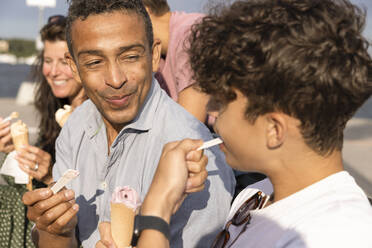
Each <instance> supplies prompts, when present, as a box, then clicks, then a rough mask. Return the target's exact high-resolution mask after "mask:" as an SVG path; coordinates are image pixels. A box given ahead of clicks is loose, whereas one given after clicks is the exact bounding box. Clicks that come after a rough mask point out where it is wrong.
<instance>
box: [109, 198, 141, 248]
mask: <svg viewBox="0 0 372 248" xmlns="http://www.w3.org/2000/svg"><path fill="white" fill-rule="evenodd" d="M135 214H136V213H135V211H134V210H133V209H132V208H129V207H127V206H125V205H124V204H122V203H111V233H112V238H113V239H114V241H115V244H116V246H117V247H118V248H126V247H130V244H131V241H132V235H133V226H134V217H135Z"/></svg>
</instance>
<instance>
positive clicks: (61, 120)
mask: <svg viewBox="0 0 372 248" xmlns="http://www.w3.org/2000/svg"><path fill="white" fill-rule="evenodd" d="M71 113H72V108H71V106H70V105H64V106H63V108H60V109H58V110H57V111H56V113H55V117H56V121H57V123H58V125H59V126H60V127H63V125H64V124H65V123H66V121H67V119H68V117H69V116H70V114H71Z"/></svg>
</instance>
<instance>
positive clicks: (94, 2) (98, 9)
mask: <svg viewBox="0 0 372 248" xmlns="http://www.w3.org/2000/svg"><path fill="white" fill-rule="evenodd" d="M69 4H70V6H69V9H68V15H67V30H66V40H67V45H68V48H69V51H70V53H71V55H72V56H73V51H72V39H71V26H72V23H73V22H74V21H75V20H76V19H80V20H85V19H86V18H87V17H88V16H90V15H98V14H102V13H111V12H114V11H123V12H124V13H127V14H129V13H134V14H137V15H138V16H139V17H141V19H142V20H143V22H144V25H145V32H146V37H147V40H148V42H149V48H150V49H151V48H152V44H153V41H154V37H153V31H152V24H151V20H150V17H149V15H148V13H147V11H146V9H145V7H144V5H143V4H142V1H141V0H70V1H69Z"/></svg>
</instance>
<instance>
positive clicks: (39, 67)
mask: <svg viewBox="0 0 372 248" xmlns="http://www.w3.org/2000/svg"><path fill="white" fill-rule="evenodd" d="M65 30H66V18H64V17H63V16H62V17H59V18H54V19H51V21H50V22H48V23H47V24H46V25H45V26H44V27H43V28H42V29H41V31H40V35H41V40H42V41H43V42H45V41H52V42H55V41H65V40H66V38H65V37H66V36H65V34H66V33H65ZM43 63H44V51H42V52H41V53H40V54H39V56H38V57H37V59H36V62H35V64H34V65H33V66H32V69H31V75H32V79H33V80H34V81H35V82H36V83H37V87H36V92H35V103H34V104H35V107H36V109H37V111H38V112H39V113H40V123H39V129H40V133H39V137H38V141H37V146H39V147H40V148H41V149H43V150H44V151H46V152H48V153H49V154H51V156H52V159H53V161H54V159H55V148H54V145H55V141H56V139H57V136H58V134H59V132H60V130H61V128H60V127H59V125H58V124H57V122H56V120H55V117H54V113H55V112H56V111H57V110H58V109H59V108H61V107H63V105H65V104H69V103H68V99H67V98H57V97H55V96H54V95H53V92H52V89H51V88H50V86H49V84H48V82H47V80H46V78H45V77H44V75H43Z"/></svg>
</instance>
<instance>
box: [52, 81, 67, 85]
mask: <svg viewBox="0 0 372 248" xmlns="http://www.w3.org/2000/svg"><path fill="white" fill-rule="evenodd" d="M53 83H54V84H55V85H57V86H60V85H62V84H65V83H66V80H60V81H54V82H53Z"/></svg>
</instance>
